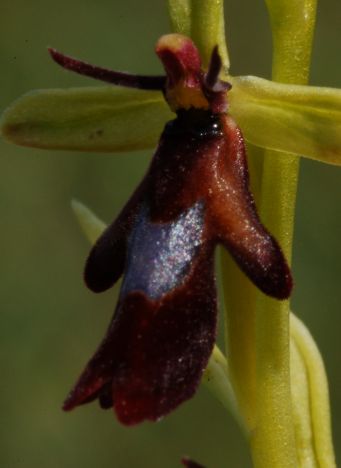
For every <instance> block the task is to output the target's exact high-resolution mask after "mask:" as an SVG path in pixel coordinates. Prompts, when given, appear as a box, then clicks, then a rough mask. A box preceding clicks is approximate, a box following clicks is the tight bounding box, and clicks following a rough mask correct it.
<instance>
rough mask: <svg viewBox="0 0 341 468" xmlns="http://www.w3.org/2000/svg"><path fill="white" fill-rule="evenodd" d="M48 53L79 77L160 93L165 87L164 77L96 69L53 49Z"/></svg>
mask: <svg viewBox="0 0 341 468" xmlns="http://www.w3.org/2000/svg"><path fill="white" fill-rule="evenodd" d="M48 51H49V53H50V55H51V57H52V58H53V60H54V61H55V62H56V63H58V65H61V66H62V67H63V68H65V69H66V70H70V71H73V72H75V73H79V74H80V75H84V76H89V77H91V78H94V79H96V80H101V81H105V82H107V83H110V84H114V85H116V86H124V87H126V88H138V89H146V90H158V91H162V90H163V89H164V87H165V83H166V77H165V76H157V75H156V76H144V75H132V74H130V73H124V72H118V71H114V70H108V69H107V68H102V67H97V66H95V65H91V64H89V63H87V62H83V61H81V60H78V59H75V58H73V57H69V56H68V55H64V54H62V53H61V52H58V51H57V50H56V49H53V48H49V49H48Z"/></svg>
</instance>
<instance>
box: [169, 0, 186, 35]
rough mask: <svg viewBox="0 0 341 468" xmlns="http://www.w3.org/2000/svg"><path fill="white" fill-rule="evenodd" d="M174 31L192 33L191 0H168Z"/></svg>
mask: <svg viewBox="0 0 341 468" xmlns="http://www.w3.org/2000/svg"><path fill="white" fill-rule="evenodd" d="M168 12H169V17H170V21H171V27H172V31H174V32H177V33H179V34H184V35H185V36H190V35H191V0H180V1H179V0H168Z"/></svg>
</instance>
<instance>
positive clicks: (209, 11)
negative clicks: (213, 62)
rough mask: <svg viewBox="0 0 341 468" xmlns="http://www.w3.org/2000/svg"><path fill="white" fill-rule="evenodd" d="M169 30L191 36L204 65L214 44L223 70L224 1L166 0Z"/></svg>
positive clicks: (226, 63) (226, 66)
mask: <svg viewBox="0 0 341 468" xmlns="http://www.w3.org/2000/svg"><path fill="white" fill-rule="evenodd" d="M168 11H169V15H170V20H171V26H172V31H173V32H176V33H180V34H185V35H186V36H189V37H191V38H192V39H193V40H194V42H195V43H196V45H197V47H198V48H199V50H200V54H201V58H202V61H203V65H204V67H207V66H208V63H209V61H210V57H211V53H212V50H213V47H214V46H216V45H218V47H219V53H220V55H221V58H222V61H223V67H224V72H225V73H228V69H229V65H230V61H229V57H228V53H227V47H226V41H225V26H224V0H209V1H208V0H168Z"/></svg>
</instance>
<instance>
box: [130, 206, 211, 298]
mask: <svg viewBox="0 0 341 468" xmlns="http://www.w3.org/2000/svg"><path fill="white" fill-rule="evenodd" d="M203 215H204V205H203V203H202V202H198V203H196V204H195V205H193V206H192V207H191V208H189V209H188V210H187V211H186V212H185V213H182V214H181V215H180V216H179V217H178V218H177V219H176V220H174V221H172V222H170V223H153V222H151V221H150V219H149V209H148V207H147V206H143V207H142V208H141V210H140V212H139V214H138V216H137V221H136V223H135V225H134V227H133V229H132V232H131V235H130V238H129V242H128V255H127V264H126V271H125V276H124V280H123V283H122V289H121V297H123V296H125V295H126V294H128V293H129V292H132V291H143V292H144V293H145V294H146V296H148V297H149V298H150V299H154V300H156V299H159V298H160V297H161V296H163V295H164V294H165V293H167V292H169V291H171V290H172V289H173V288H175V287H176V286H178V285H180V284H181V282H182V280H183V279H184V278H185V276H186V274H187V273H188V271H189V269H190V266H191V261H192V259H193V257H194V256H195V254H196V252H197V250H198V248H199V246H200V245H201V244H202V232H203Z"/></svg>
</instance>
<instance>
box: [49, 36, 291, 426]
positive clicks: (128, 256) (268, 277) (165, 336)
mask: <svg viewBox="0 0 341 468" xmlns="http://www.w3.org/2000/svg"><path fill="white" fill-rule="evenodd" d="M156 53H157V54H158V56H159V57H160V59H161V61H162V63H163V65H164V68H165V70H166V77H140V76H133V75H128V74H122V73H119V72H110V71H108V70H103V69H100V68H98V67H94V66H92V65H89V64H85V63H84V62H80V61H78V60H75V59H72V58H70V57H66V56H64V55H62V54H60V53H59V52H57V51H55V50H51V54H52V57H53V58H54V59H55V60H56V61H57V62H58V63H59V64H61V65H62V66H64V67H65V68H67V69H70V70H73V71H77V72H78V73H81V74H86V75H91V76H92V77H94V78H99V79H105V80H110V81H111V82H114V83H115V84H118V83H119V84H120V85H125V86H133V87H138V88H139V87H142V88H151V87H153V88H157V89H160V90H162V91H163V93H164V95H165V98H166V100H167V102H168V103H169V105H170V107H171V109H172V110H173V111H174V112H175V113H176V115H177V117H176V118H175V120H172V121H170V122H169V123H168V124H167V125H166V127H165V129H164V131H163V133H162V135H161V139H160V142H159V145H158V148H157V150H156V153H155V155H154V157H153V160H152V163H151V166H150V168H149V170H148V172H147V174H146V176H145V177H144V179H143V180H142V182H141V183H140V185H139V187H138V188H137V190H136V191H135V193H134V195H133V196H132V197H131V199H130V200H129V201H128V203H127V205H126V206H125V207H124V209H123V210H122V212H121V213H120V215H119V216H118V218H117V219H116V220H115V221H114V222H113V223H112V224H111V225H110V226H109V227H108V228H107V229H106V231H105V232H104V234H103V235H102V236H101V237H100V239H99V240H98V241H97V243H96V245H95V246H94V248H93V249H92V251H91V253H90V256H89V258H88V261H87V264H86V268H85V281H86V284H87V285H88V287H89V288H90V289H92V290H93V291H95V292H101V291H104V290H106V289H108V288H109V287H111V286H112V285H113V284H114V283H115V282H116V281H117V280H118V279H119V278H120V276H121V275H123V283H122V287H121V293H120V297H119V301H118V305H117V308H116V311H115V314H114V318H113V320H112V322H111V324H110V326H109V329H108V331H107V334H106V336H105V338H104V340H103V342H102V344H101V345H100V347H99V349H98V350H97V352H96V353H95V355H94V357H93V358H92V359H91V360H90V362H89V363H88V365H87V366H86V368H85V370H84V372H83V374H82V375H81V377H80V379H79V381H78V383H77V384H76V386H75V388H74V389H73V390H72V392H71V393H70V395H69V397H68V398H67V400H66V402H65V405H64V409H66V410H70V409H72V408H74V407H75V406H77V405H80V404H82V403H85V402H88V401H92V400H94V399H95V398H98V399H99V402H100V405H101V406H102V407H111V406H114V408H115V411H116V413H117V416H118V418H119V420H120V421H121V422H123V423H124V424H135V423H139V422H141V421H143V420H145V419H150V420H157V419H159V418H160V417H162V416H164V415H165V414H167V413H169V412H170V411H171V410H173V409H174V408H176V407H177V406H178V405H179V404H180V403H182V402H183V401H185V400H187V399H188V398H190V397H191V396H192V395H193V393H194V392H195V390H196V389H197V387H198V385H199V383H200V380H201V377H202V373H203V371H204V369H205V368H206V366H207V362H208V360H209V357H210V355H211V353H212V349H213V345H214V341H215V335H216V315H217V300H216V289H215V279H214V248H215V246H216V245H217V244H219V243H220V244H223V245H224V246H225V248H226V249H227V250H228V251H229V252H230V253H231V255H232V257H233V258H234V259H235V261H236V262H237V264H238V265H239V266H240V268H241V269H242V270H243V271H244V272H245V273H246V274H247V275H248V276H249V278H250V279H251V280H252V281H253V282H254V283H255V284H256V285H257V286H258V287H259V288H260V289H261V290H262V291H263V292H264V293H266V294H269V295H271V296H273V297H275V298H278V299H285V298H287V297H288V296H289V294H290V291H291V287H292V280H291V275H290V271H289V268H288V266H287V263H286V261H285V259H284V257H283V254H282V252H281V250H280V248H279V246H278V244H277V242H276V241H275V239H274V238H273V237H272V236H271V235H270V234H269V233H268V232H267V230H266V229H265V228H264V226H263V225H262V224H261V222H260V220H259V218H258V215H257V212H256V209H255V203H254V200H253V196H252V194H251V193H250V191H249V187H248V168H247V162H246V154H245V146H244V141H243V137H242V134H241V131H240V130H239V128H238V127H237V125H236V123H235V122H234V120H233V119H232V118H231V116H229V114H228V97H227V96H228V95H227V94H226V93H227V90H228V89H230V87H231V86H230V85H229V83H226V82H223V81H220V80H219V73H220V70H221V59H220V56H219V53H218V50H217V48H214V49H213V52H212V55H211V60H210V65H209V68H208V71H207V73H204V71H203V70H202V68H201V60H200V56H199V52H198V50H197V48H196V47H195V45H194V43H193V42H192V41H191V40H190V39H189V38H187V37H185V36H182V35H180V34H171V35H167V36H163V37H161V39H160V40H159V41H158V43H157V46H156Z"/></svg>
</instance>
